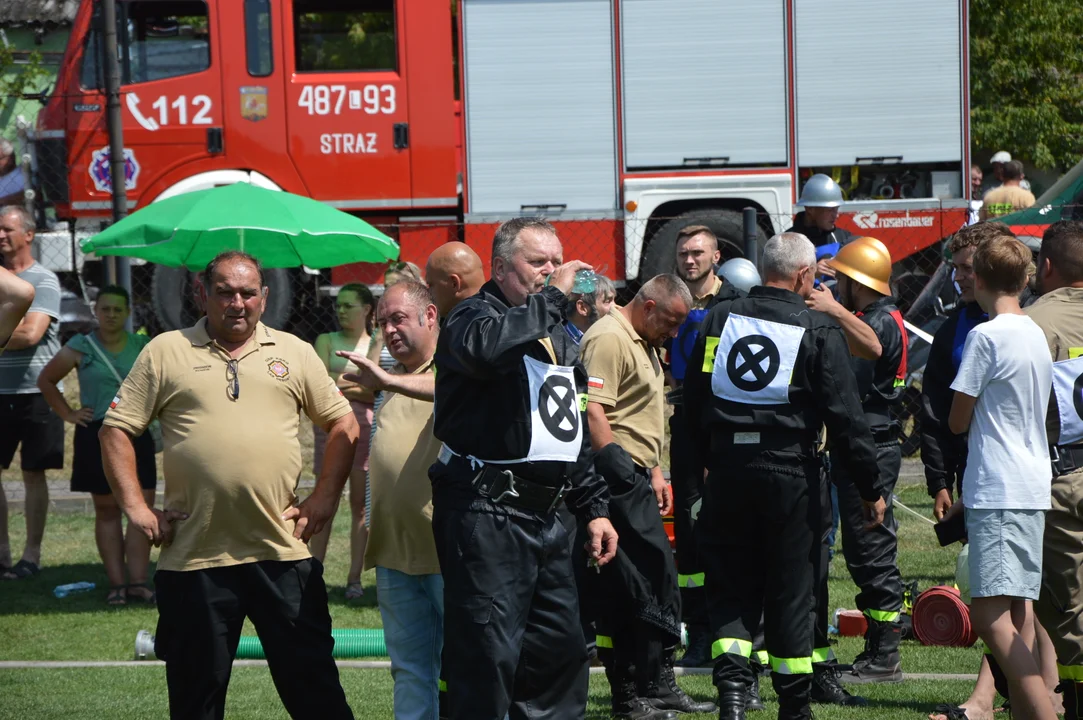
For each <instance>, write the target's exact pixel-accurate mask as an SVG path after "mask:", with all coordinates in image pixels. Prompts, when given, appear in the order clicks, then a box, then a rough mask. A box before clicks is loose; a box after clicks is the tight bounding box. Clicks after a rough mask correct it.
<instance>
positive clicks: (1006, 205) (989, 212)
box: [979, 185, 1034, 220]
mask: <svg viewBox="0 0 1083 720" xmlns="http://www.w3.org/2000/svg"><path fill="white" fill-rule="evenodd" d="M1033 204H1034V194H1033V193H1032V192H1031V191H1030V190H1024V189H1023V188H1021V187H1019V186H1018V185H1001V186H1000V187H996V188H993V189H992V190H990V191H989V192H987V193H985V197H983V198H982V207H981V210H980V211H979V215H980V217H981V218H982V219H983V220H984V219H986V218H995V217H1000V216H1001V215H1007V214H1008V213H1013V212H1015V211H1016V210H1026V209H1027V208H1028V207H1030V206H1031V205H1033Z"/></svg>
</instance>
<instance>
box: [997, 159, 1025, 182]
mask: <svg viewBox="0 0 1083 720" xmlns="http://www.w3.org/2000/svg"><path fill="white" fill-rule="evenodd" d="M1000 176H1001V177H1002V178H1004V179H1005V180H1022V179H1023V163H1021V162H1019V161H1018V160H1010V161H1009V162H1006V163H1004V169H1003V170H1001V171H1000Z"/></svg>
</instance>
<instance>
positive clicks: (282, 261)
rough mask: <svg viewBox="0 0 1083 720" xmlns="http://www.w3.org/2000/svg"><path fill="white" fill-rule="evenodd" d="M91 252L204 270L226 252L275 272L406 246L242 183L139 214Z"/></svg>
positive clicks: (354, 221) (381, 254)
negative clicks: (246, 257)
mask: <svg viewBox="0 0 1083 720" xmlns="http://www.w3.org/2000/svg"><path fill="white" fill-rule="evenodd" d="M82 247H83V252H87V253H89V252H93V253H96V254H98V255H123V256H127V257H135V258H142V259H143V260H147V261H149V262H153V263H158V264H160V265H166V266H169V267H186V268H188V269H189V270H202V269H204V268H205V267H207V263H208V262H210V261H211V259H212V258H214V256H215V255H217V254H218V253H220V252H223V251H225V250H243V251H244V252H247V253H251V254H252V255H254V256H255V257H256V258H258V259H259V261H260V262H261V263H263V266H264V267H267V268H289V267H299V266H301V265H305V266H307V267H310V268H313V269H318V268H328V267H335V266H337V265H346V264H348V263H356V262H385V261H387V260H394V259H396V258H398V256H399V246H398V244H397V243H396V242H395V241H394V240H392V239H391V238H389V237H388V236H387V235H384V234H383V233H382V232H380V231H379V230H377V229H376V228H374V227H372V226H371V225H369V224H368V223H367V222H365V221H364V220H362V219H361V218H357V217H354V216H352V215H347V214H346V213H344V212H342V211H341V210H336V209H334V208H333V207H331V206H330V205H325V204H323V203H321V202H319V201H316V200H312V199H310V198H306V197H301V196H300V195H293V194H290V193H287V192H280V191H278V190H266V189H263V188H259V187H256V186H254V185H249V184H248V183H237V184H235V185H225V186H223V187H217V188H211V189H209V190H197V191H195V192H190V193H184V194H183V195H177V196H175V197H171V198H168V199H166V200H162V201H160V202H156V203H153V204H151V205H147V206H146V207H144V208H142V209H140V210H137V211H136V212H134V213H132V214H131V215H130V216H128V217H126V218H124V219H123V220H121V221H120V222H118V223H116V224H115V225H112V226H111V227H109V228H108V229H106V230H105V231H104V232H101V233H99V234H98V235H95V236H94V237H92V238H90V239H89V240H87V241H86V242H84V243H83V245H82Z"/></svg>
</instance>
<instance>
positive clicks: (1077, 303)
mask: <svg viewBox="0 0 1083 720" xmlns="http://www.w3.org/2000/svg"><path fill="white" fill-rule="evenodd" d="M1023 312H1025V313H1026V314H1027V315H1029V316H1030V319H1031V320H1033V321H1034V322H1035V323H1037V325H1038V327H1040V328H1041V329H1042V332H1044V333H1045V339H1046V342H1048V343H1049V353H1050V355H1052V357H1053V362H1057V361H1058V360H1070V359H1072V358H1076V357H1080V356H1081V355H1083V288H1073V287H1064V288H1060V289H1058V290H1054V291H1052V292H1049V293H1046V294H1045V295H1042V296H1041V297H1040V298H1038V299H1037V300H1036V301H1035V302H1034V304H1033V305H1031V306H1030V307H1027V308H1024V310H1023ZM1046 428H1047V430H1048V431H1049V442H1050V444H1051V445H1053V444H1056V443H1057V440H1058V439H1059V438H1060V415H1059V414H1058V412H1057V401H1056V396H1055V395H1051V396H1050V398H1049V415H1048V416H1047V419H1046Z"/></svg>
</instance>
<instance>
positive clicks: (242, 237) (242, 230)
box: [240, 228, 244, 252]
mask: <svg viewBox="0 0 1083 720" xmlns="http://www.w3.org/2000/svg"><path fill="white" fill-rule="evenodd" d="M240 230H241V252H244V228H241V229H240Z"/></svg>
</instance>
